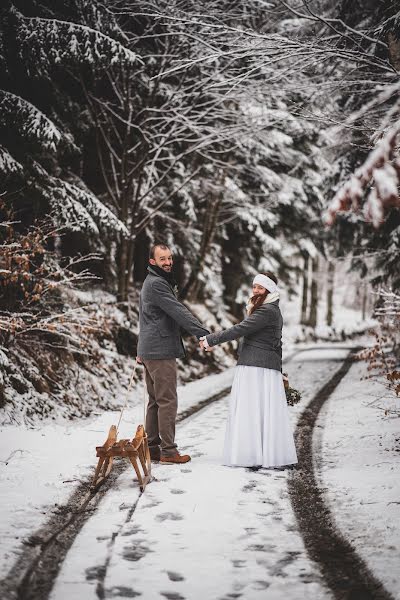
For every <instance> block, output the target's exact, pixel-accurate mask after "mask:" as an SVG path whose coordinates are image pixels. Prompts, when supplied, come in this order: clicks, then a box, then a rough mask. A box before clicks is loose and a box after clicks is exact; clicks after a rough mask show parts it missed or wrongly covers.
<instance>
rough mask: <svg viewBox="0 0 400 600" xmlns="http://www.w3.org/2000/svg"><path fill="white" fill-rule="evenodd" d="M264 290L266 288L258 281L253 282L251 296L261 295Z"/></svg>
mask: <svg viewBox="0 0 400 600" xmlns="http://www.w3.org/2000/svg"><path fill="white" fill-rule="evenodd" d="M266 291H267V290H266V289H265V287H263V286H262V285H260V284H259V283H254V284H253V296H261V295H262V294H265V292H266Z"/></svg>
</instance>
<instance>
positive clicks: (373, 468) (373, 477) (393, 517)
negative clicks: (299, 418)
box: [315, 363, 400, 598]
mask: <svg viewBox="0 0 400 600" xmlns="http://www.w3.org/2000/svg"><path fill="white" fill-rule="evenodd" d="M363 376H365V365H364V364H362V363H356V364H355V365H354V366H353V367H352V368H351V370H350V372H349V374H348V375H347V376H346V377H345V378H344V380H343V381H342V383H341V384H340V385H339V386H338V387H337V388H336V390H335V391H334V393H333V394H332V396H331V397H330V398H329V400H328V401H327V402H326V403H325V405H324V407H323V409H322V411H321V414H320V417H319V421H318V425H320V427H317V428H316V431H317V432H319V435H318V436H317V437H316V439H315V443H316V444H317V448H318V451H317V455H318V456H319V460H318V465H317V466H318V472H319V479H320V482H321V487H323V488H324V490H325V493H326V495H327V497H328V500H329V505H330V508H331V511H332V513H333V514H334V516H335V520H336V524H337V526H338V528H339V530H340V531H341V532H343V533H345V534H346V536H347V538H348V539H349V541H350V542H351V544H352V546H353V547H354V548H355V549H356V551H357V552H358V554H359V555H360V556H361V557H362V558H363V559H364V561H365V562H366V563H367V565H368V567H369V568H370V569H371V570H372V572H373V573H374V574H375V576H376V577H377V579H379V580H380V581H382V582H383V583H384V585H385V587H386V589H387V590H388V591H389V592H391V594H392V595H393V597H394V598H400V569H399V565H400V525H399V524H400V483H399V482H400V460H399V458H400V428H399V426H400V399H398V400H396V399H395V398H394V397H393V398H392V399H390V400H389V399H388V398H387V395H386V390H385V389H384V388H383V386H382V385H381V384H380V383H377V382H373V381H370V380H363V381H361V377H363ZM385 409H389V410H393V409H395V410H396V411H397V415H396V414H394V413H389V414H388V415H385Z"/></svg>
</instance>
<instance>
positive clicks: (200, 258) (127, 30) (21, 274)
mask: <svg viewBox="0 0 400 600" xmlns="http://www.w3.org/2000/svg"><path fill="white" fill-rule="evenodd" d="M0 23H1V26H0V27H1V29H0V82H1V83H0V86H1V90H0V178H1V179H0V181H1V188H0V212H1V220H0V244H1V246H0V248H1V253H0V284H1V294H0V364H1V367H2V369H1V372H0V408H1V410H2V421H3V422H10V421H15V422H20V421H21V420H25V421H28V422H29V421H30V420H32V419H34V418H36V417H37V416H39V417H44V416H54V415H56V414H62V415H64V416H67V417H74V416H80V415H88V414H90V413H91V412H92V411H93V410H97V409H100V408H110V407H112V406H114V405H115V404H118V403H120V402H121V393H122V390H123V388H124V387H125V386H126V383H127V379H128V377H129V371H130V369H131V367H132V363H133V360H132V359H133V358H134V356H135V354H136V343H137V331H138V322H137V321H138V308H137V306H138V293H139V291H140V287H141V283H142V281H143V279H144V277H145V275H146V267H147V261H148V251H149V248H150V246H151V244H153V243H154V242H156V241H163V242H166V243H167V244H168V245H169V246H170V247H171V249H172V250H173V253H174V258H175V272H176V276H177V279H178V283H179V288H180V298H181V300H182V301H184V302H186V303H187V305H188V306H189V307H190V308H191V310H193V312H194V313H195V314H196V315H197V316H198V317H199V319H200V320H201V321H203V322H204V323H206V324H207V325H208V326H209V327H211V328H212V329H217V328H220V327H226V326H229V325H230V324H231V323H232V322H234V321H235V320H237V319H240V318H241V316H242V315H243V306H244V302H245V301H246V299H247V297H248V292H249V282H251V280H252V277H253V276H254V274H255V273H256V272H257V271H265V270H272V271H274V272H275V273H276V274H277V276H278V277H279V280H280V282H281V285H282V287H283V288H284V289H285V292H286V300H287V302H288V303H289V304H290V299H293V298H295V299H297V304H296V303H295V306H296V311H297V314H296V320H297V322H298V324H299V327H298V328H297V329H296V334H295V336H294V338H293V341H294V342H299V341H307V340H310V339H312V340H315V339H320V338H324V339H329V340H337V339H344V338H346V336H347V335H350V334H352V335H354V334H356V333H360V331H359V330H357V328H353V330H352V331H347V332H346V331H345V330H344V329H341V330H338V328H337V327H335V312H336V313H337V312H338V311H339V312H340V311H341V310H343V307H344V306H345V305H346V302H347V304H348V305H351V304H353V305H355V306H356V307H357V308H359V310H360V312H361V314H362V318H363V321H364V328H366V327H370V326H371V324H370V322H368V321H367V318H368V317H369V316H371V315H372V313H373V315H374V317H375V322H374V327H375V335H376V344H375V345H374V346H373V347H371V348H369V349H368V350H367V351H365V352H364V354H363V356H364V358H366V359H367V360H368V361H369V368H370V372H371V373H376V374H377V376H380V377H383V379H384V382H385V385H386V386H388V387H390V388H391V390H392V391H393V392H394V393H395V394H399V393H400V385H399V383H398V381H399V377H400V374H399V370H398V368H397V365H398V361H399V335H398V331H399V328H398V323H399V314H400V301H399V300H400V298H399V293H400V292H399V288H400V261H399V247H400V217H399V195H398V189H399V173H400V159H399V155H398V137H397V136H398V133H399V132H400V119H399V109H400V99H399V90H400V81H399V70H400V11H399V7H398V5H397V2H395V1H390V0H381V1H378V2H376V1H371V0H370V1H361V0H360V1H359V0H355V1H348V0H342V2H333V1H330V0H319V1H309V2H306V1H300V0H298V1H297V0H288V1H287V2H285V1H283V0H277V1H273V2H269V1H261V0H259V1H250V2H241V1H238V2H235V3H232V2H227V1H224V0H213V1H210V2H199V1H196V0H193V1H189V2H186V1H183V0H173V1H172V2H170V1H168V2H166V1H163V0H161V1H160V2H151V1H142V2H134V1H130V0H110V1H109V2H107V3H99V2H92V1H90V2H89V1H87V0H70V1H63V2H61V1H59V0H55V1H54V0H52V1H51V2H50V0H41V1H40V2H39V1H30V2H28V1H15V2H12V3H11V2H6V3H5V4H3V8H2V9H1V11H0ZM338 289H340V290H341V293H342V296H341V302H342V305H340V304H339V305H338V304H336V305H335V303H334V298H335V292H336V291H337V290H338ZM343 290H344V291H343ZM289 304H288V305H289ZM322 307H323V311H322ZM321 311H322V312H321ZM321 320H322V321H323V323H324V325H325V327H324V328H321V327H319V328H318V325H320V324H321ZM361 329H362V328H361ZM186 346H187V350H188V358H187V359H185V360H183V361H180V376H181V380H182V381H187V380H190V379H192V378H195V377H199V376H202V375H204V374H205V373H207V372H212V371H218V370H221V369H223V368H225V367H226V366H228V365H229V364H232V361H233V358H232V355H233V353H234V348H233V347H229V348H228V350H221V349H218V351H216V352H215V353H214V354H213V355H212V356H208V355H207V356H205V355H204V354H201V353H200V352H199V350H198V349H197V348H196V345H195V343H194V341H193V340H188V341H187V342H186ZM127 357H128V358H127Z"/></svg>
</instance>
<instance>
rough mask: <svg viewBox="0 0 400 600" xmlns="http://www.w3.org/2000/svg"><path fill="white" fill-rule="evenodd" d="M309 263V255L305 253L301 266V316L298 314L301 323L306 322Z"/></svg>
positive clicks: (304, 323)
mask: <svg viewBox="0 0 400 600" xmlns="http://www.w3.org/2000/svg"><path fill="white" fill-rule="evenodd" d="M309 263H310V258H309V255H308V254H306V255H305V257H304V267H303V296H302V302H301V316H300V323H301V325H306V324H307V308H308V269H309Z"/></svg>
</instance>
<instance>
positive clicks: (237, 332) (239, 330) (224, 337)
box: [205, 306, 278, 346]
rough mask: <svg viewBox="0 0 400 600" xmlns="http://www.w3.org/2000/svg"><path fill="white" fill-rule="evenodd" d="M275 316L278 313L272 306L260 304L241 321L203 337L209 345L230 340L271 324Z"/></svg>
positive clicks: (276, 316) (275, 320) (275, 319)
mask: <svg viewBox="0 0 400 600" xmlns="http://www.w3.org/2000/svg"><path fill="white" fill-rule="evenodd" d="M277 318H278V314H277V313H276V312H275V310H274V309H273V308H272V307H269V306H262V307H261V308H258V309H257V310H255V311H254V312H253V314H252V315H249V316H248V317H246V318H245V319H244V320H243V321H242V322H241V323H238V324H237V325H234V326H233V327H230V328H229V329H225V330H223V331H218V332H217V333H210V334H209V335H206V336H205V338H206V340H207V343H208V345H209V346H216V345H217V344H223V343H224V342H231V341H232V340H237V339H238V338H240V337H243V336H246V335H250V334H251V333H255V332H256V331H258V330H259V329H262V328H263V327H265V326H266V325H273V324H274V323H275V322H277Z"/></svg>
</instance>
